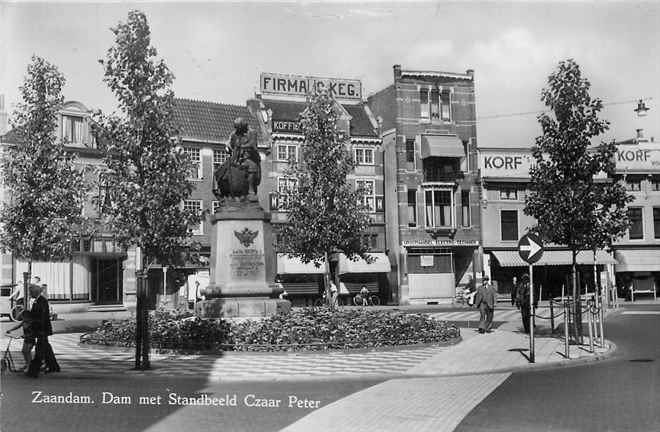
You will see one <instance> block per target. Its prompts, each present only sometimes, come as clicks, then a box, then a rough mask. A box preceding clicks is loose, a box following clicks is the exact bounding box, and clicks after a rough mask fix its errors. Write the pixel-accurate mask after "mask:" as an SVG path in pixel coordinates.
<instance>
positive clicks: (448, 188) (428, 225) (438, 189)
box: [423, 186, 456, 229]
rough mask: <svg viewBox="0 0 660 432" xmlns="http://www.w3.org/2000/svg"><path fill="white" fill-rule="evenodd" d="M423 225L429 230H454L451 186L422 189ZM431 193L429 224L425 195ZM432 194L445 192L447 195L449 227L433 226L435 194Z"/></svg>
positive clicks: (452, 190)
mask: <svg viewBox="0 0 660 432" xmlns="http://www.w3.org/2000/svg"><path fill="white" fill-rule="evenodd" d="M423 189H424V224H425V226H426V228H431V229H454V228H456V203H455V199H454V189H453V188H452V187H451V186H425V187H424V188H423ZM428 192H431V201H432V202H431V204H432V205H431V209H432V213H433V214H432V216H431V223H429V214H428V202H427V199H426V194H427V193H428ZM434 192H447V193H449V219H450V221H449V225H439V226H437V225H435V224H433V222H434V221H435V219H436V218H435V207H436V206H435V205H434V204H435V194H434Z"/></svg>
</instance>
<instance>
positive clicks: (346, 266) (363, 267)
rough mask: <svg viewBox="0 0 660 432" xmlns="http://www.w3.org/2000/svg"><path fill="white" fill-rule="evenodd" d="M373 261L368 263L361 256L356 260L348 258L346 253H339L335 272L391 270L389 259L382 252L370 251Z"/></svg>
mask: <svg viewBox="0 0 660 432" xmlns="http://www.w3.org/2000/svg"><path fill="white" fill-rule="evenodd" d="M369 255H370V256H371V257H373V258H375V261H374V262H372V263H368V262H366V261H365V260H363V259H362V258H359V257H358V258H357V261H351V260H349V259H348V258H347V257H346V255H344V254H339V262H338V264H337V272H338V273H339V274H340V275H341V274H346V273H389V272H390V270H392V266H391V265H390V259H389V258H388V257H387V255H386V254H384V253H382V252H381V253H370V254H369Z"/></svg>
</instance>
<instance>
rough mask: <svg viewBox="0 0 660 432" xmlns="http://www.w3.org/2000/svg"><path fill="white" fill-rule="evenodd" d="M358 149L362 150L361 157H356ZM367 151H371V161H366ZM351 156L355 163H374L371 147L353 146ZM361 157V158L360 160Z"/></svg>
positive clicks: (370, 164) (371, 164)
mask: <svg viewBox="0 0 660 432" xmlns="http://www.w3.org/2000/svg"><path fill="white" fill-rule="evenodd" d="M358 151H360V152H362V158H360V157H358ZM367 152H368V153H371V162H367V157H366V156H367ZM353 157H354V160H355V164H356V165H367V166H373V165H375V164H376V161H375V152H374V149H373V148H372V147H365V146H357V147H354V148H353ZM360 159H362V160H360Z"/></svg>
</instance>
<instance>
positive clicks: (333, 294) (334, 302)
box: [330, 279, 339, 309]
mask: <svg viewBox="0 0 660 432" xmlns="http://www.w3.org/2000/svg"><path fill="white" fill-rule="evenodd" d="M338 297H339V295H338V290H337V285H335V283H334V282H333V281H332V279H331V280H330V307H331V308H332V309H337V307H338V306H339V299H338Z"/></svg>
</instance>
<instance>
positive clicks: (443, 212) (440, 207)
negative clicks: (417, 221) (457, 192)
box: [425, 189, 454, 228]
mask: <svg viewBox="0 0 660 432" xmlns="http://www.w3.org/2000/svg"><path fill="white" fill-rule="evenodd" d="M451 198H452V193H451V190H446V189H427V190H426V191H425V199H426V226H427V227H429V228H450V227H453V226H454V223H453V222H454V221H453V218H452V214H453V211H452V199H451Z"/></svg>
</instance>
